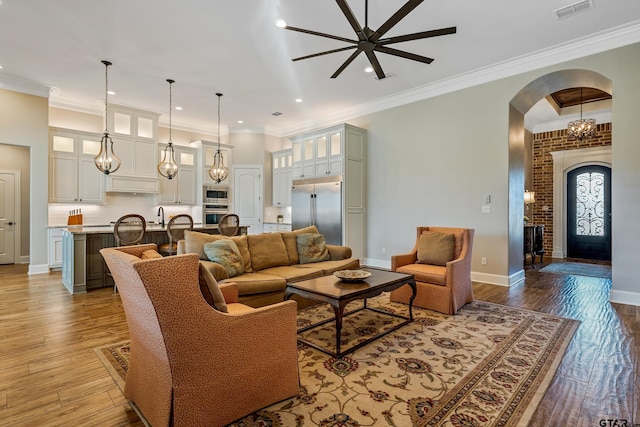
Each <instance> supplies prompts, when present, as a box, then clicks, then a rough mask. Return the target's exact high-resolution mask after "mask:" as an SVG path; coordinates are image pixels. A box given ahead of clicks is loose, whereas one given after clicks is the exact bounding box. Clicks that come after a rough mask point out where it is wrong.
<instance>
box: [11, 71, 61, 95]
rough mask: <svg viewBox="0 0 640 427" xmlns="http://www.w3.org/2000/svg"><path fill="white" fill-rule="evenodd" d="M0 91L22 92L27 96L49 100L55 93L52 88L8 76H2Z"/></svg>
mask: <svg viewBox="0 0 640 427" xmlns="http://www.w3.org/2000/svg"><path fill="white" fill-rule="evenodd" d="M0 89H6V90H10V91H13V92H20V93H24V94H27V95H34V96H41V97H43V98H49V96H50V95H51V94H52V92H53V88H52V87H51V86H47V85H43V84H42V83H36V82H33V81H31V80H25V79H21V78H18V77H13V76H9V75H6V74H2V75H0Z"/></svg>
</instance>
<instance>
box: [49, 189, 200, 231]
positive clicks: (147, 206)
mask: <svg viewBox="0 0 640 427" xmlns="http://www.w3.org/2000/svg"><path fill="white" fill-rule="evenodd" d="M160 206H162V207H163V209H164V218H165V222H168V221H169V218H170V216H171V215H178V214H181V213H186V214H189V215H191V216H193V221H194V222H196V223H201V222H202V208H200V207H196V206H178V205H158V204H157V203H156V198H155V196H154V195H152V194H128V193H107V203H106V204H105V205H84V204H77V205H61V204H50V205H49V225H50V226H64V225H67V217H68V215H69V211H72V210H74V209H81V211H82V217H83V224H84V225H103V224H109V223H111V222H115V221H116V220H117V219H118V218H120V217H121V216H123V215H126V214H130V213H137V214H141V215H142V216H143V217H144V218H145V219H146V220H147V221H149V222H151V221H153V222H157V221H158V216H157V214H158V208H159V207H160Z"/></svg>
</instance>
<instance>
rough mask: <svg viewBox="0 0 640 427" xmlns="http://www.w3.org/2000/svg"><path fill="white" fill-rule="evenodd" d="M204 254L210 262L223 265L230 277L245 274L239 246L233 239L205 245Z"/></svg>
mask: <svg viewBox="0 0 640 427" xmlns="http://www.w3.org/2000/svg"><path fill="white" fill-rule="evenodd" d="M204 252H205V253H206V254H207V258H209V260H210V261H213V262H217V263H218V264H220V265H222V266H223V267H224V269H225V270H227V273H229V277H235V276H237V275H239V274H242V273H244V262H243V260H242V255H240V249H238V245H236V244H235V242H234V241H233V240H231V239H221V240H216V241H215V242H210V243H205V244H204Z"/></svg>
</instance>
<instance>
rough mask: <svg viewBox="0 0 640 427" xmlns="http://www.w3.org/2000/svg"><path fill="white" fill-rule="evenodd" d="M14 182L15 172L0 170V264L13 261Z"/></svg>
mask: <svg viewBox="0 0 640 427" xmlns="http://www.w3.org/2000/svg"><path fill="white" fill-rule="evenodd" d="M16 182H17V180H16V173H15V172H0V202H2V203H1V204H0V264H14V263H15V256H16V251H15V247H16V218H17V216H16V215H17V214H16Z"/></svg>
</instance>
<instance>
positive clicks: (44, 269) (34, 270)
mask: <svg viewBox="0 0 640 427" xmlns="http://www.w3.org/2000/svg"><path fill="white" fill-rule="evenodd" d="M48 272H49V264H38V265H34V264H29V272H28V273H27V274H28V275H32V274H45V273H48Z"/></svg>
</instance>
